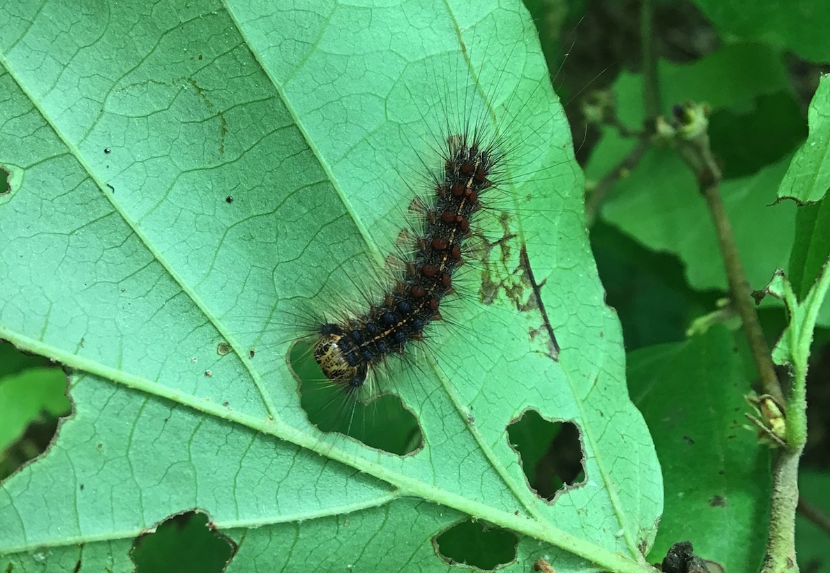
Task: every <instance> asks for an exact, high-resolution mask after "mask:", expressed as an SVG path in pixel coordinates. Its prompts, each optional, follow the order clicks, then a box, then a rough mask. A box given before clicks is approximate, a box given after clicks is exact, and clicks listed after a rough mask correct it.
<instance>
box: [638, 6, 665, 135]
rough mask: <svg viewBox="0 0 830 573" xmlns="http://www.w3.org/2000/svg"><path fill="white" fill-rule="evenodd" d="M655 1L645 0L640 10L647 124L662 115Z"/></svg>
mask: <svg viewBox="0 0 830 573" xmlns="http://www.w3.org/2000/svg"><path fill="white" fill-rule="evenodd" d="M653 22H654V0H643V5H642V7H641V9H640V41H641V42H642V50H643V100H644V101H645V107H646V122H647V124H648V123H650V122H653V121H654V120H655V119H656V118H657V117H658V116H659V115H660V109H661V104H660V101H661V100H660V84H659V82H658V78H657V50H656V49H655V45H654V34H653V33H652V28H653Z"/></svg>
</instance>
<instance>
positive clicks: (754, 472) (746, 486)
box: [628, 326, 772, 573]
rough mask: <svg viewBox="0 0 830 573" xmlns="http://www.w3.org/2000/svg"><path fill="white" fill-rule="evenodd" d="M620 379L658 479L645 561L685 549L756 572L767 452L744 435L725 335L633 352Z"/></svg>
mask: <svg viewBox="0 0 830 573" xmlns="http://www.w3.org/2000/svg"><path fill="white" fill-rule="evenodd" d="M628 378H629V388H630V389H631V397H632V399H634V401H635V403H636V404H637V406H638V407H639V408H640V409H641V410H642V412H643V415H644V416H645V418H646V421H647V422H648V425H649V428H650V429H651V432H652V435H653V436H654V441H655V446H656V447H657V455H658V456H659V457H660V464H661V465H662V467H663V473H664V476H665V478H666V511H665V514H664V516H663V519H662V520H661V524H660V533H659V534H658V535H657V540H656V541H655V545H654V549H653V552H652V555H651V558H652V559H653V560H659V559H660V558H661V557H662V556H663V555H665V554H666V551H667V550H668V549H669V547H671V546H672V545H673V544H674V543H676V542H677V541H678V540H689V541H691V542H692V543H693V544H694V547H695V551H696V553H697V554H699V555H702V556H704V557H705V558H706V559H711V560H714V561H717V562H718V563H720V564H721V565H722V566H723V568H724V569H725V570H726V571H729V572H730V573H754V572H755V571H758V568H759V567H760V565H761V560H762V559H763V556H764V544H765V539H766V533H767V526H768V523H769V494H770V489H771V485H772V484H771V480H770V474H769V463H770V462H769V448H768V447H766V446H764V445H761V444H759V443H758V438H757V436H756V433H755V432H753V431H749V430H748V429H747V428H746V427H745V426H747V425H748V422H747V420H746V419H745V418H744V416H743V412H745V411H747V410H748V409H749V408H748V406H747V403H746V402H745V401H744V398H743V395H744V394H745V393H746V392H747V391H748V387H747V385H746V376H745V374H744V372H743V369H742V365H741V357H740V355H739V354H738V350H737V348H735V342H734V338H733V336H732V334H731V333H730V332H729V331H728V330H727V329H726V328H725V327H723V326H717V327H714V328H712V329H710V330H709V331H708V332H707V333H705V334H702V335H699V336H695V337H693V338H691V339H689V340H687V341H686V342H682V343H672V344H661V345H657V346H651V347H648V348H643V349H641V350H638V351H636V352H633V353H631V354H629V356H628Z"/></svg>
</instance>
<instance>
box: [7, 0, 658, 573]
mask: <svg viewBox="0 0 830 573" xmlns="http://www.w3.org/2000/svg"><path fill="white" fill-rule="evenodd" d="M490 4H491V5H489V6H482V5H481V3H480V2H477V3H475V4H474V5H467V4H465V3H463V2H459V3H455V2H453V3H450V4H448V5H443V4H442V5H438V4H434V3H419V2H416V1H414V0H413V1H410V2H405V3H400V4H396V5H395V6H393V7H381V6H378V7H373V8H371V9H370V8H365V7H361V6H357V5H353V4H344V5H334V6H330V7H326V8H324V7H322V6H320V7H318V8H306V9H303V10H299V9H297V10H293V9H285V10H277V9H276V8H275V7H274V6H273V4H272V3H267V2H263V3H248V2H238V3H237V2H229V3H227V6H226V7H225V6H223V5H219V4H217V3H215V2H211V1H209V0H203V1H197V2H192V3H189V4H188V5H186V6H185V5H182V4H181V3H179V2H174V1H173V0H169V1H168V2H161V3H155V4H147V3H141V2H133V3H114V4H113V5H112V6H111V7H110V8H109V11H107V10H103V9H102V10H100V11H99V10H94V11H90V12H81V11H79V10H77V7H76V4H75V3H73V2H67V1H60V0H53V1H47V2H46V3H44V4H43V5H42V6H37V7H35V6H29V5H28V4H19V3H18V4H13V5H5V4H4V5H2V6H0V10H2V11H3V13H7V14H9V15H10V18H9V23H8V24H5V25H4V26H3V27H2V28H0V64H2V71H0V126H2V129H0V165H2V166H3V167H4V168H5V169H7V170H8V171H9V172H10V173H11V177H10V180H11V191H10V193H9V194H8V195H6V196H3V197H2V198H0V232H2V234H3V241H4V248H3V249H2V250H1V251H0V337H5V338H8V339H9V340H12V341H13V342H14V343H15V344H17V345H19V346H20V347H21V348H24V349H27V350H30V351H33V352H37V353H40V354H43V355H46V356H49V357H52V358H54V359H56V360H59V361H61V362H63V363H65V364H66V365H67V366H69V367H71V368H73V369H75V371H76V372H75V374H74V375H73V377H72V385H71V396H72V398H73V401H74V404H75V413H74V416H73V417H72V418H71V419H70V420H68V421H67V422H66V423H65V424H63V426H62V427H61V431H60V434H59V436H58V440H57V443H56V444H55V445H54V446H53V447H52V448H51V449H50V451H49V452H48V454H47V455H46V456H45V457H44V458H43V459H42V460H39V461H38V462H36V463H34V464H31V465H29V466H27V467H26V468H24V469H23V470H22V471H21V472H19V473H18V474H17V475H15V476H13V477H12V478H11V479H9V480H8V481H6V482H5V483H4V484H3V486H2V489H0V554H13V555H12V556H11V557H9V558H8V559H9V563H17V564H22V563H27V562H28V563H31V561H32V560H35V561H38V562H41V563H42V562H43V561H46V562H47V563H46V564H47V565H48V569H56V570H66V568H67V567H66V563H73V564H74V562H72V561H71V559H72V558H73V555H74V556H75V557H77V555H75V554H76V553H77V550H76V546H77V545H79V544H83V559H84V563H85V564H86V563H88V562H89V563H95V562H97V561H99V560H101V559H103V556H105V555H107V554H109V553H111V552H113V551H115V552H117V555H115V556H114V557H112V559H113V561H114V562H115V563H116V564H117V566H116V567H115V569H116V570H124V569H128V567H127V565H126V563H127V562H128V560H127V559H126V557H125V551H126V544H124V543H123V540H124V539H128V538H132V537H135V536H136V535H138V534H139V533H140V532H142V531H143V530H144V529H146V528H151V527H153V526H154V525H155V524H157V523H158V522H160V521H161V520H163V519H164V518H165V517H166V516H169V515H171V514H173V513H177V512H180V511H182V510H185V509H192V508H199V509H201V510H204V511H205V512H207V513H208V514H209V515H210V519H211V523H212V525H213V526H214V527H217V528H220V529H221V530H222V531H223V532H224V533H225V534H227V535H228V536H229V537H231V538H232V539H234V540H235V541H236V542H237V543H240V541H241V540H243V539H244V544H241V546H240V551H239V552H238V553H237V554H236V555H235V557H234V561H233V564H234V565H235V566H237V567H238V568H239V569H240V570H252V569H254V568H255V567H256V568H268V569H273V568H275V567H276V568H279V567H284V568H295V569H296V568H308V567H312V568H313V567H317V568H320V569H322V570H326V569H329V570H332V569H335V568H338V569H339V568H344V567H346V566H353V567H355V568H363V569H367V568H371V569H375V568H379V567H380V568H382V569H384V570H398V569H406V570H409V569H412V568H424V569H427V568H428V569H438V568H444V567H446V563H444V562H442V561H440V560H439V558H438V557H437V556H436V554H435V550H434V547H433V545H432V542H431V540H432V538H434V536H436V535H437V534H439V533H440V532H441V531H443V530H444V529H446V528H448V527H450V526H451V525H452V524H454V523H457V522H460V521H463V520H464V519H466V515H473V516H474V517H476V518H478V519H481V520H484V521H487V522H489V523H491V524H493V525H495V526H498V527H502V528H506V529H510V530H512V531H514V532H515V533H516V534H517V535H518V539H519V542H518V547H517V559H516V561H514V562H513V563H512V564H511V565H510V567H509V569H510V570H523V571H524V570H527V568H528V566H529V564H530V563H531V562H532V561H533V560H535V559H537V558H539V557H541V556H545V557H547V558H549V559H550V560H551V562H552V564H553V565H554V566H555V567H556V568H557V571H560V573H566V572H569V571H581V570H585V569H586V568H588V567H591V568H593V567H595V566H594V565H589V564H588V563H587V562H586V559H587V560H590V561H591V562H593V563H595V564H599V565H600V566H602V567H603V568H604V569H607V570H613V571H630V572H634V571H640V570H643V569H645V568H647V566H646V565H645V564H644V562H643V561H642V558H641V555H640V552H641V551H642V549H643V548H644V547H648V546H649V545H650V543H651V541H652V540H653V537H654V534H655V527H656V521H657V520H658V518H659V515H660V511H661V506H662V484H661V479H660V473H659V467H658V464H657V459H656V456H655V454H654V450H653V445H652V443H651V439H650V437H649V435H648V431H647V428H646V426H645V424H644V423H643V420H642V417H641V416H640V414H639V413H638V412H637V410H636V409H635V408H634V406H633V405H632V404H631V402H630V401H629V399H628V396H627V392H626V388H625V383H624V368H623V363H624V355H623V347H622V340H621V334H620V327H619V323H618V321H617V319H616V317H615V315H614V313H613V312H612V311H611V310H610V309H608V308H607V307H606V306H605V305H604V303H603V290H602V287H601V285H600V283H599V280H598V279H597V274H596V269H595V267H594V263H593V260H592V259H591V255H590V250H589V247H588V241H587V237H586V232H585V226H584V217H583V208H582V189H581V176H580V173H579V168H578V167H577V165H576V164H575V162H574V159H573V153H572V146H571V142H570V135H569V130H568V127H567V125H566V122H565V118H564V116H563V115H562V113H561V107H560V106H559V103H558V101H557V100H556V97H555V96H554V94H553V92H552V90H551V89H550V86H549V84H548V72H547V70H546V68H545V66H544V60H543V58H542V56H541V53H540V52H539V49H538V42H537V40H536V39H535V32H534V29H533V26H532V23H531V22H530V20H529V18H528V16H527V14H526V12H525V11H524V9H523V8H522V7H521V6H520V5H519V4H518V3H516V2H504V1H502V2H496V1H495V0H493V1H492V2H491V3H490ZM473 6H474V7H473ZM459 78H461V79H460V80H459ZM442 82H444V83H442ZM456 104H458V105H456ZM466 104H470V106H471V107H472V109H473V112H469V113H476V114H478V113H479V112H480V115H473V116H466V117H475V118H479V117H480V118H482V119H484V118H487V119H489V120H490V121H491V122H492V123H494V125H495V126H496V128H498V129H503V130H505V131H507V132H508V133H511V132H512V133H513V134H514V136H513V138H512V139H511V140H510V142H511V145H513V142H515V146H512V147H511V148H510V149H511V151H512V152H513V155H514V156H515V159H516V164H517V165H518V167H517V168H516V169H515V170H514V171H513V172H512V173H511V174H510V175H511V182H512V183H511V185H510V186H508V187H507V188H506V189H505V193H506V198H507V199H508V201H507V204H508V209H507V211H506V214H505V216H504V217H502V218H501V223H502V224H503V225H504V226H505V228H502V227H501V226H500V225H499V222H498V221H495V218H493V219H494V220H492V221H491V223H494V226H493V227H492V228H490V233H491V235H492V234H493V233H499V234H497V235H495V237H496V238H499V237H501V233H503V234H505V235H506V237H507V238H506V239H505V241H503V243H500V245H501V246H500V248H499V249H491V250H490V253H489V258H488V259H487V260H485V261H484V262H483V263H482V268H483V270H484V271H486V272H482V273H481V274H479V273H476V272H472V273H470V274H469V275H468V279H467V281H466V282H465V281H462V282H461V283H460V284H459V290H460V291H462V294H464V293H463V289H464V288H465V287H466V288H467V289H468V291H467V293H466V294H467V296H466V297H463V298H461V300H460V302H459V303H458V304H457V307H456V308H455V309H449V308H448V310H447V314H448V315H449V314H450V312H451V311H454V312H453V314H452V319H453V322H454V323H457V324H459V325H462V326H463V328H458V329H455V330H453V329H450V328H448V327H447V326H442V325H436V327H435V329H434V338H433V342H434V343H435V344H436V348H437V350H439V352H437V353H436V354H437V356H436V357H435V358H430V357H425V358H424V359H423V362H422V363H420V362H419V366H420V367H419V368H406V367H401V368H400V369H394V370H395V371H394V372H393V375H390V378H389V380H388V383H389V385H390V387H389V388H388V389H386V388H384V390H388V391H390V392H395V393H397V394H399V395H400V396H401V397H402V399H403V401H404V402H405V403H406V405H407V406H408V407H409V408H410V409H411V410H412V411H413V412H415V413H416V415H417V417H418V421H419V423H420V425H421V429H422V432H423V435H424V446H423V449H422V450H420V451H418V452H417V453H414V454H412V455H409V456H405V457H398V456H394V455H390V454H386V453H383V452H379V451H377V450H371V449H369V448H366V447H364V446H362V445H361V444H359V443H357V442H354V441H351V440H349V439H346V438H344V437H342V436H339V435H332V434H328V435H327V434H322V433H321V432H319V431H318V430H317V429H316V428H315V427H314V426H313V425H312V424H311V423H310V422H309V421H308V419H307V417H306V415H305V413H304V412H303V410H302V409H301V407H300V398H299V396H298V392H297V381H296V380H295V378H294V377H293V376H292V375H291V373H290V371H289V368H288V365H287V363H286V356H287V354H288V351H289V348H290V345H291V342H292V340H291V339H292V338H296V337H297V336H298V333H297V331H296V328H295V329H294V330H292V329H291V328H290V327H291V326H292V324H294V323H295V322H296V319H295V316H296V314H297V313H300V312H302V311H303V309H312V310H315V309H320V308H321V307H323V308H326V305H329V306H328V308H329V309H330V310H332V309H333V310H336V309H337V308H338V307H337V305H338V304H342V301H343V300H344V299H346V300H348V299H349V297H350V296H351V295H352V294H353V295H354V296H358V295H359V289H360V286H361V285H362V284H365V282H363V278H364V277H365V276H366V275H365V274H361V275H360V276H359V277H356V276H355V275H356V274H357V272H358V271H357V270H356V269H366V268H372V265H373V264H374V263H375V262H379V261H382V259H383V258H384V257H385V255H386V254H387V253H388V252H390V251H391V250H392V248H393V244H394V235H395V234H396V230H397V229H398V228H400V226H402V225H403V224H404V222H405V221H404V220H403V217H399V216H398V214H401V213H403V212H404V211H405V210H406V205H407V204H408V203H409V201H411V199H412V191H411V190H412V189H413V188H414V189H416V190H418V189H420V187H421V185H422V183H423V180H424V175H426V174H425V173H424V172H423V170H422V169H420V168H421V163H420V162H419V160H418V156H419V154H420V156H421V157H425V159H424V160H425V161H427V163H428V164H431V163H432V162H434V159H433V158H432V157H431V156H429V155H424V154H429V152H430V147H429V145H427V143H429V142H436V143H437V144H439V145H440V143H441V142H440V139H441V134H442V132H441V131H438V130H439V129H440V128H442V127H445V126H446V123H442V122H443V121H444V120H445V119H446V118H445V117H444V116H445V114H446V113H447V112H448V111H450V112H452V111H454V110H456V109H457V108H458V107H462V106H466ZM476 110H478V111H476ZM551 110H553V111H554V116H551ZM454 121H456V122H457V123H460V124H462V125H463V122H464V121H465V120H464V118H463V117H462V118H461V119H457V118H456V120H454ZM444 135H446V134H444ZM423 191H424V192H425V193H429V192H430V188H428V187H427V188H426V189H424V190H423ZM229 197H230V198H232V201H229V200H227V198H229ZM499 211H500V210H499ZM482 225H484V223H482ZM520 247H521V248H520ZM524 251H526V253H527V256H526V260H527V261H529V266H530V268H531V269H532V271H533V276H532V279H531V277H530V275H529V273H527V272H526V270H523V265H522V260H523V254H524ZM524 266H527V265H524ZM482 277H484V278H482ZM477 281H481V282H480V284H478V285H476V284H475V283H476V282H477ZM534 284H535V285H536V286H537V288H536V289H533V288H531V287H532V286H533V285H534ZM493 285H495V286H493ZM485 287H486V288H489V289H490V291H489V294H488V296H487V300H488V302H489V301H490V299H492V303H491V304H484V305H482V304H479V303H478V302H477V300H476V299H477V298H478V297H477V293H478V292H479V291H482V292H484V290H483V289H484V288H485ZM537 292H538V296H539V299H538V301H537V299H536V293H537ZM473 293H476V294H473ZM539 302H541V303H542V304H544V307H545V309H547V318H546V317H545V315H544V313H542V312H541V310H540V307H539V304H538V303H539ZM518 308H521V309H523V310H522V311H519V310H517V309H518ZM547 319H549V321H550V324H551V325H552V327H553V329H555V333H556V337H557V339H558V340H559V343H560V345H561V347H562V351H561V354H560V355H559V360H558V361H555V360H554V359H552V357H551V353H550V348H551V345H552V343H551V340H550V338H549V334H548V331H547V328H546V327H547V325H546V320H547ZM221 343H227V345H228V347H229V350H230V351H229V352H226V351H224V350H222V351H219V349H220V348H221V349H224V348H225V347H224V345H222V344H221ZM253 350H255V353H253V352H252V351H253ZM419 361H420V358H419ZM398 370H399V371H398ZM527 408H534V409H537V410H538V411H539V412H540V413H541V414H542V415H544V416H546V417H548V418H551V419H553V418H558V419H564V420H573V421H574V423H576V424H577V425H578V426H579V428H580V431H581V439H582V443H583V446H584V449H585V456H586V459H585V466H586V476H587V483H586V484H585V485H584V486H582V487H579V488H575V489H573V490H570V491H568V492H567V493H566V494H564V495H563V496H561V497H560V498H559V499H558V501H557V502H556V503H554V504H548V503H547V502H546V501H544V500H541V499H539V498H537V497H536V496H535V495H534V493H533V491H532V490H531V489H530V488H529V487H528V485H527V483H526V481H525V476H524V473H523V472H522V469H521V467H520V464H519V460H518V457H517V454H516V452H515V451H514V450H513V449H512V448H511V447H510V444H509V442H508V438H507V433H506V431H505V428H506V426H507V425H508V424H509V423H510V421H511V420H513V419H514V418H515V417H517V416H518V415H519V414H520V413H521V412H522V411H524V410H525V409H527ZM321 540H323V541H332V542H331V543H326V544H325V551H324V553H323V554H321V550H320V547H321ZM44 546H45V547H48V548H49V549H48V551H45V552H42V551H41V550H39V549H37V548H39V547H44ZM35 556H37V557H35ZM71 567H72V565H70V567H69V568H71Z"/></svg>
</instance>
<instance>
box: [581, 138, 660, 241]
mask: <svg viewBox="0 0 830 573" xmlns="http://www.w3.org/2000/svg"><path fill="white" fill-rule="evenodd" d="M649 147H650V143H649V139H648V137H641V138H640V139H639V141H637V145H635V146H634V147H633V148H632V149H631V151H630V152H629V153H628V155H626V156H625V157H624V158H623V159H622V161H620V162H619V163H617V165H615V166H614V168H613V169H611V171H609V172H608V173H606V174H605V175H604V176H603V178H602V179H600V180H599V182H597V184H596V186H595V187H594V190H593V191H591V194H590V195H588V198H587V199H586V200H585V221H586V223H587V225H588V227H589V228H590V227H591V226H592V225H593V224H594V221H595V220H596V217H597V214H598V212H599V207H600V205H602V202H603V201H605V198H606V197H607V196H608V193H609V192H610V191H611V189H612V188H613V187H614V184H615V183H616V182H617V181H618V180H619V179H620V178H621V177H623V176H624V175H625V174H626V173H628V172H629V171H631V170H632V169H634V168H635V167H637V164H638V163H639V162H640V160H641V159H642V158H643V155H645V153H646V151H648V148H649Z"/></svg>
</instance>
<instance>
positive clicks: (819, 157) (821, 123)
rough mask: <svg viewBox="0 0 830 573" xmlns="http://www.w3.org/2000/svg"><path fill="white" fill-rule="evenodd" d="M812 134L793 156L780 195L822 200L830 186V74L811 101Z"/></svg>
mask: <svg viewBox="0 0 830 573" xmlns="http://www.w3.org/2000/svg"><path fill="white" fill-rule="evenodd" d="M809 122H810V135H809V137H807V141H805V142H804V145H802V146H801V149H799V150H798V152H797V153H796V154H795V157H793V160H792V163H791V164H790V168H789V170H788V171H787V175H786V176H785V177H784V179H783V180H782V181H781V187H780V188H779V189H778V196H779V197H781V198H789V199H795V200H796V201H798V202H799V203H809V202H815V201H819V200H820V199H821V198H822V197H824V195H825V194H826V193H827V190H828V189H830V75H824V76H822V77H821V80H820V82H819V86H818V90H817V91H816V93H815V95H814V96H813V100H812V101H811V102H810V111H809Z"/></svg>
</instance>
